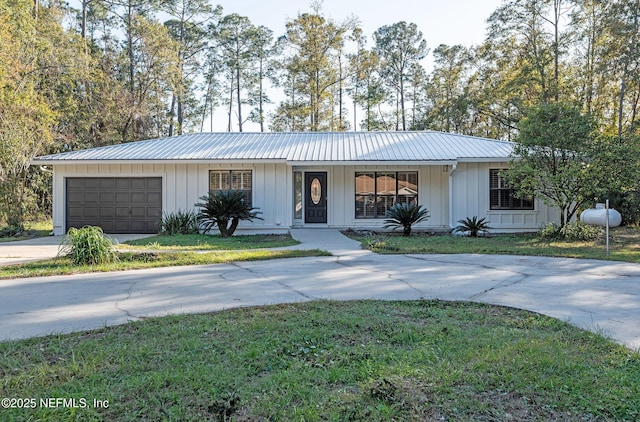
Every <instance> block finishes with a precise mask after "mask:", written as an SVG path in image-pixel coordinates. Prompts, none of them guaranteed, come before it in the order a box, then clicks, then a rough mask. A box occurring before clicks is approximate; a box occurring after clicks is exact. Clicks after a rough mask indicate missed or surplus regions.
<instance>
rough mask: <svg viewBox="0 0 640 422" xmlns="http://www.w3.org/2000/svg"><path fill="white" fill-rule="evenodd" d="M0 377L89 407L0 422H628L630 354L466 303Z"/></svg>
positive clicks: (5, 385)
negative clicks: (139, 421) (95, 403)
mask: <svg viewBox="0 0 640 422" xmlns="http://www.w3.org/2000/svg"><path fill="white" fill-rule="evenodd" d="M0 374H1V376H2V384H0V396H2V397H8V398H16V399H17V398H35V399H39V398H45V397H51V396H55V397H65V398H76V399H77V400H80V399H81V398H84V399H86V400H87V402H88V403H89V404H90V405H89V406H87V407H86V408H75V409H74V408H64V407H57V408H46V407H43V406H39V405H38V406H36V407H35V408H32V409H25V408H7V409H3V412H4V413H5V414H6V415H7V417H8V418H9V420H13V419H15V420H22V419H25V420H26V419H29V420H31V419H33V420H36V419H37V420H43V421H71V420H79V419H82V420H113V421H129V420H135V419H137V418H138V417H140V416H141V415H143V416H144V417H145V418H146V419H147V420H182V421H196V420H355V421H365V420H367V421H368V420H416V421H417V420H519V421H537V420H581V421H595V420H616V421H623V420H638V418H640V406H639V403H638V397H640V382H638V380H640V355H639V354H638V353H637V352H633V351H630V350H629V349H626V348H625V347H623V346H620V345H617V344H615V343H613V342H611V341H609V340H606V339H604V338H603V337H601V336H599V335H596V334H593V333H589V332H586V331H583V330H580V329H578V328H576V327H573V326H571V325H569V324H567V323H564V322H561V321H559V320H557V319H553V318H549V317H546V316H542V315H539V314H535V313H531V312H527V311H521V310H516V309H512V308H504V307H498V306H491V305H483V304H477V303H467V302H443V301H427V300H419V301H388V302H387V301H352V302H333V301H312V302H306V303H297V304H284V305H273V306H261V307H251V308H238V309H231V310H227V311H222V312H216V313H209V314H199V315H180V316H168V317H161V318H150V319H147V320H144V321H138V322H133V323H129V324H126V325H122V326H118V327H110V328H104V329H100V330H96V331H89V332H80V333H72V334H68V335H53V336H47V337H40V338H34V339H28V340H21V341H10V342H0ZM94 399H96V400H99V401H101V402H102V403H104V402H108V407H107V408H105V407H97V408H96V407H94V406H93V400H94ZM9 404H10V403H9Z"/></svg>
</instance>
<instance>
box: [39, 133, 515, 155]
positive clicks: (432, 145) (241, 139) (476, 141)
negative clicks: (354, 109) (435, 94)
mask: <svg viewBox="0 0 640 422" xmlns="http://www.w3.org/2000/svg"><path fill="white" fill-rule="evenodd" d="M512 145H513V144H512V143H511V142H507V141H497V140H493V139H487V138H478V137H473V136H465V135H456V134H452V133H444V132H433V131H426V132H286V133H277V132H265V133H247V132H235V133H229V132H224V133H192V134H187V135H180V136H173V137H170V138H159V139H149V140H146V141H138V142H131V143H126V144H119V145H110V146H105V147H100V148H91V149H85V150H79V151H70V152H65V153H61V154H54V155H46V156H42V157H38V158H36V159H35V160H34V161H35V162H45V161H46V162H67V161H71V162H72V161H79V160H82V161H94V160H95V161H120V160H122V161H154V160H179V161H190V160H248V161H256V160H283V161H291V162H314V161H322V162H341V161H379V162H384V161H455V160H458V159H494V158H495V159H502V160H503V159H505V158H509V157H510V155H511V153H512V152H513V148H512Z"/></svg>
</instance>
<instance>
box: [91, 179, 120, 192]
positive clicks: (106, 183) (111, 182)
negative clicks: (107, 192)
mask: <svg viewBox="0 0 640 422" xmlns="http://www.w3.org/2000/svg"><path fill="white" fill-rule="evenodd" d="M87 180H88V181H89V183H91V184H93V182H92V181H91V179H87ZM96 180H97V183H95V187H96V188H100V189H113V188H114V187H115V185H116V182H115V179H114V178H113V177H108V178H105V177H101V178H97V179H96Z"/></svg>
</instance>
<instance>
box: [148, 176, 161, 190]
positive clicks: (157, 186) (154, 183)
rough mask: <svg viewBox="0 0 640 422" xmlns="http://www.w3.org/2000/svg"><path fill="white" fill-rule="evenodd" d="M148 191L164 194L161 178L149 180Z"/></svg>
mask: <svg viewBox="0 0 640 422" xmlns="http://www.w3.org/2000/svg"><path fill="white" fill-rule="evenodd" d="M147 189H148V190H155V191H158V192H162V179H161V178H160V177H154V178H150V179H147Z"/></svg>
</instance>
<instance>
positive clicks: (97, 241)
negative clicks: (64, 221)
mask: <svg viewBox="0 0 640 422" xmlns="http://www.w3.org/2000/svg"><path fill="white" fill-rule="evenodd" d="M58 255H59V256H60V255H64V256H69V257H71V260H72V261H73V263H74V264H76V265H94V264H105V263H109V262H114V261H117V260H118V255H117V253H116V251H115V248H114V245H113V241H112V240H111V239H110V238H109V237H107V236H105V235H104V233H103V232H102V229H101V228H100V227H95V226H85V227H83V228H81V229H76V228H75V227H72V228H70V229H69V231H68V232H67V234H66V236H65V237H64V238H63V239H62V243H61V244H60V249H59V252H58Z"/></svg>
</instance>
